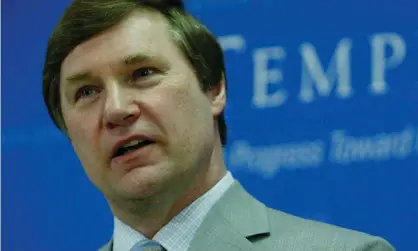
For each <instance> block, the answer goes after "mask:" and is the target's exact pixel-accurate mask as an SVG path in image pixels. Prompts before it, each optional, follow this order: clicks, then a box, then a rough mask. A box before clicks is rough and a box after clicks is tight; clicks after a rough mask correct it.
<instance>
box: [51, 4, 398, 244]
mask: <svg viewBox="0 0 418 251" xmlns="http://www.w3.org/2000/svg"><path fill="white" fill-rule="evenodd" d="M43 88H44V89H43V94H44V99H45V102H46V105H47V108H48V111H49V113H50V115H51V117H52V119H53V121H54V122H55V124H56V125H57V126H58V127H59V128H60V129H61V130H63V132H65V133H66V135H67V136H68V138H69V139H70V141H71V143H72V145H73V147H74V149H75V152H76V153H77V155H78V157H79V159H80V160H81V163H82V165H83V167H84V168H85V171H86V173H87V175H88V177H89V178H90V180H91V181H92V182H93V183H94V184H95V186H96V187H97V188H98V189H99V190H100V191H101V192H102V193H103V194H104V196H105V198H106V200H107V201H108V204H109V206H110V209H111V211H112V213H113V214H114V216H115V218H114V234H113V236H112V238H111V240H110V241H109V243H107V244H106V245H104V246H103V247H102V248H101V249H100V250H101V251H128V250H148V249H146V248H154V249H149V250H168V251H185V250H198V251H204V250H216V251H218V250H228V251H229V250H230V251H238V250H288V251H290V250H292V251H302V250H318V251H327V250H335V251H343V250H353V251H354V250H356V251H360V250H362V251H363V250H364V251H365V250H368V251H372V250H373V251H377V250H379V251H389V250H394V249H393V248H392V247H391V246H390V244H388V243H387V242H386V241H384V240H383V239H380V238H378V237H373V236H369V235H367V234H363V233H359V232H355V231H351V230H345V229H341V228H338V227H334V226H330V225H327V224H323V223H317V222H313V221H309V220H305V219H301V218H298V217H295V216H291V215H288V214H286V213H283V212H279V211H276V210H273V209H270V208H267V207H266V206H265V205H263V204H262V203H261V202H259V201H257V200H256V199H254V198H253V197H251V196H250V195H249V194H248V193H247V192H246V191H245V190H244V189H243V187H241V185H240V184H239V183H238V182H237V181H235V180H234V179H233V177H232V175H231V174H230V173H229V172H228V171H227V169H226V168H225V164H224V161H223V157H222V147H223V146H224V145H225V143H226V124H225V120H224V115H223V111H224V108H225V105H226V74H225V69H224V62H223V54H222V50H221V48H220V46H219V45H218V43H217V41H216V39H215V37H214V36H213V35H212V34H211V33H210V32H209V31H208V30H207V29H206V28H205V27H204V26H203V25H202V24H201V23H199V22H198V21H197V20H196V19H194V18H193V17H192V16H190V15H189V14H187V13H186V12H185V11H184V7H183V4H182V3H181V2H179V1H156V0H154V1H151V0H149V1H145V0H144V1H140V0H88V1H87V0H75V1H74V2H73V3H72V4H71V5H70V6H69V8H68V9H67V11H66V13H65V14H64V16H63V18H62V19H61V21H60V22H59V24H58V26H57V27H56V29H55V31H54V32H53V34H52V37H51V38H50V41H49V44H48V49H47V55H46V62H45V68H44V87H43ZM151 240H153V241H151Z"/></svg>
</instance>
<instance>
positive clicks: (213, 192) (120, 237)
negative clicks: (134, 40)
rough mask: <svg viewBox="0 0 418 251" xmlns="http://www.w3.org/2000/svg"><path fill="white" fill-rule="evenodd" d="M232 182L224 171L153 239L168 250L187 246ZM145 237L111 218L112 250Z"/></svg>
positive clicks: (177, 250)
mask: <svg viewBox="0 0 418 251" xmlns="http://www.w3.org/2000/svg"><path fill="white" fill-rule="evenodd" d="M233 182H234V178H233V176H232V174H231V173H230V172H227V174H226V175H225V176H224V177H223V178H222V179H221V180H220V181H219V182H218V183H217V184H216V185H215V186H213V187H212V188H211V189H210V190H209V191H207V192H206V193H205V194H203V195H202V196H201V197H200V198H198V199H197V200H195V201H194V202H193V203H192V204H190V205H189V206H188V207H186V208H185V209H184V210H183V211H181V212H180V213H179V214H178V215H177V216H175V217H174V218H173V219H172V220H171V221H170V222H169V223H168V224H167V225H166V226H164V227H163V228H162V229H161V230H160V231H159V232H158V233H157V234H156V235H155V236H154V239H153V240H155V241H157V242H159V243H160V244H161V245H162V246H163V247H164V248H165V249H166V250H167V251H184V250H187V249H188V248H189V246H190V243H191V241H192V240H193V237H194V234H195V232H196V230H197V229H198V227H199V226H200V224H201V223H202V221H203V220H204V218H205V216H206V214H207V213H208V212H209V210H210V209H211V208H212V206H213V205H215V203H216V202H217V201H218V200H219V198H220V197H221V196H222V195H223V194H224V193H225V192H226V191H227V190H228V188H229V187H230V186H231V185H232V184H233ZM145 239H146V237H145V236H144V235H142V234H141V233H139V232H137V231H135V230H134V229H132V228H131V227H129V226H128V225H126V224H125V223H123V222H121V221H120V220H119V219H117V218H116V217H115V218H114V233H113V251H126V250H129V249H130V248H131V247H132V246H134V245H135V244H136V243H138V242H140V241H142V240H145Z"/></svg>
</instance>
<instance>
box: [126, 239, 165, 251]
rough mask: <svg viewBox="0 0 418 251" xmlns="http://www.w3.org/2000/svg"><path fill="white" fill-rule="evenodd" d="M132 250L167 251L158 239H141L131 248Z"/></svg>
mask: <svg viewBox="0 0 418 251" xmlns="http://www.w3.org/2000/svg"><path fill="white" fill-rule="evenodd" d="M130 251H165V249H164V248H163V247H162V246H161V245H160V244H159V243H158V242H156V241H150V240H145V241H141V242H139V243H137V244H135V246H133V247H132V248H131V250H130Z"/></svg>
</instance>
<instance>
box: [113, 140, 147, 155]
mask: <svg viewBox="0 0 418 251" xmlns="http://www.w3.org/2000/svg"><path fill="white" fill-rule="evenodd" d="M152 143H154V142H153V141H151V140H132V141H130V142H128V143H126V144H124V145H123V146H121V147H119V148H118V149H117V150H116V151H115V153H114V154H113V158H116V157H119V156H122V155H125V154H127V153H130V152H134V151H136V150H138V149H140V148H142V147H145V146H147V145H150V144H152Z"/></svg>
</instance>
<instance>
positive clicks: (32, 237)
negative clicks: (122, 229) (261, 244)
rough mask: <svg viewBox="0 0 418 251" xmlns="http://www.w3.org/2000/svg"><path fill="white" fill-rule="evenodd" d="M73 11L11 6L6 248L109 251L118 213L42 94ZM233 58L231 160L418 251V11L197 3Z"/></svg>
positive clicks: (376, 5) (260, 183) (6, 23)
mask: <svg viewBox="0 0 418 251" xmlns="http://www.w3.org/2000/svg"><path fill="white" fill-rule="evenodd" d="M69 2H70V1H69V0H65V1H64V0H61V1H57V0H43V1H28V0H4V1H2V4H3V6H2V7H3V8H2V37H3V39H2V72H1V73H2V88H3V89H2V128H1V129H2V205H3V208H2V250H5V251H23V250H43V251H49V250H51V251H52V250H53V251H57V250H60V251H61V250H62V251H66V250H68V251H79V250H80V251H82V250H95V248H97V247H98V246H100V245H101V244H103V243H105V242H106V241H107V240H108V238H109V237H110V236H111V233H112V216H111V214H110V211H109V209H108V208H107V206H106V203H105V201H104V199H103V198H102V196H101V194H100V193H99V192H98V191H97V190H96V189H95V188H94V187H93V186H92V185H91V184H90V182H89V181H88V179H87V178H86V176H85V174H84V171H83V169H82V167H81V166H80V163H79V161H78V160H77V158H76V156H75V154H74V152H73V150H72V148H71V146H70V144H69V142H68V141H67V140H66V139H65V137H64V136H63V135H62V134H61V133H59V132H58V130H57V129H55V128H54V127H53V125H52V122H51V121H50V119H49V118H48V116H47V112H46V109H45V108H44V106H43V100H42V96H41V86H42V82H41V81H42V66H43V61H44V54H45V49H46V43H47V39H48V37H49V35H50V33H51V31H52V29H53V27H54V26H55V24H56V22H57V21H58V19H59V18H60V16H61V14H62V12H63V10H64V8H65V7H66V6H67V4H68V3H69ZM187 4H188V9H189V10H190V11H191V12H192V13H194V14H195V16H197V17H198V18H199V19H200V20H202V21H203V22H204V23H205V24H207V25H208V27H209V28H210V29H212V30H213V32H214V33H215V34H216V35H217V36H218V37H219V40H220V42H221V43H222V46H223V48H224V49H225V55H226V63H227V76H228V80H229V93H228V98H229V99H228V108H227V122H228V124H229V128H230V131H229V133H230V134H229V135H230V137H229V139H230V141H229V144H228V147H227V148H226V149H225V152H226V153H225V158H226V161H227V164H228V167H229V169H230V170H231V171H232V172H233V174H234V175H235V176H236V177H237V178H238V179H239V180H240V181H241V182H242V184H243V185H244V186H245V187H246V188H247V189H248V190H249V191H250V192H251V193H252V194H253V195H254V196H256V197H257V198H258V199H260V200H262V201H263V202H265V203H266V204H267V205H269V206H271V207H274V208H277V209H281V210H284V211H287V212H290V213H293V214H296V215H299V216H302V217H306V218H312V219H316V220H319V221H324V222H329V223H333V224H336V225H340V226H344V227H348V228H352V229H357V230H361V231H365V232H368V233H371V234H375V235H380V236H383V237H384V238H386V239H388V240H389V241H390V242H391V243H392V244H393V245H394V246H395V247H396V248H397V249H398V250H400V251H413V250H418V244H417V242H416V239H417V237H418V185H417V184H418V168H417V167H418V115H417V111H418V109H417V108H418V17H417V13H418V3H417V2H416V1H408V0H397V1H388V0H369V1H360V0H351V1H343V0H338V1H322V0H317V1H311V0H293V1H277V0H247V1H245V0H235V1H234V0H223V1H221V0H217V1H215V0H211V1H209V0H207V1H204V0H193V1H189V2H188V3H187Z"/></svg>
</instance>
